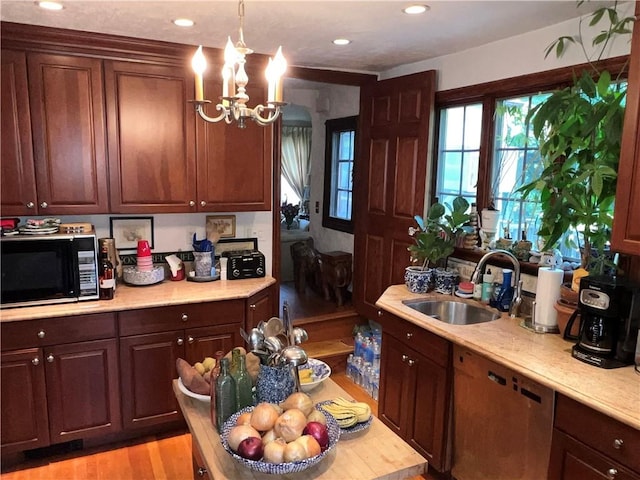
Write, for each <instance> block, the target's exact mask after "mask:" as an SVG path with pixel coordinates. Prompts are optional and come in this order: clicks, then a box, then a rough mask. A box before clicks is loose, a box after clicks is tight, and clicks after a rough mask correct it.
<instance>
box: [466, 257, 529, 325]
mask: <svg viewBox="0 0 640 480" xmlns="http://www.w3.org/2000/svg"><path fill="white" fill-rule="evenodd" d="M496 255H502V256H504V257H507V258H508V259H509V260H511V263H512V264H513V276H514V284H515V288H514V292H513V298H512V299H511V302H509V315H510V316H511V317H517V316H518V315H519V313H520V305H521V304H522V280H520V262H519V261H518V259H517V258H516V257H515V256H514V255H513V254H512V253H511V252H508V251H506V250H492V251H490V252H489V253H487V254H485V255H484V256H483V257H482V258H481V259H480V261H479V262H478V264H477V265H476V268H475V270H474V271H473V274H472V275H471V281H472V282H473V283H474V284H477V283H478V281H479V280H480V279H481V278H482V277H481V275H482V274H483V273H484V268H485V265H486V264H487V261H488V260H489V259H490V258H491V257H494V256H496ZM480 282H481V280H480Z"/></svg>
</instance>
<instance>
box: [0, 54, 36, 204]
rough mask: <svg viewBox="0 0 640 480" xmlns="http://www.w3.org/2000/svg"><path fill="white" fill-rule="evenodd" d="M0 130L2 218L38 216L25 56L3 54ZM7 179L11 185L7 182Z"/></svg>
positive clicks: (0, 198) (0, 201)
mask: <svg viewBox="0 0 640 480" xmlns="http://www.w3.org/2000/svg"><path fill="white" fill-rule="evenodd" d="M0 57H1V60H2V78H1V79H0V81H1V82H2V89H0V93H1V95H2V96H1V97H0V121H1V124H0V127H1V129H2V130H1V132H0V133H1V134H2V148H1V149H0V164H1V166H2V178H4V179H5V181H4V182H2V189H0V203H1V204H0V208H1V209H2V215H3V216H7V215H34V214H36V213H38V206H37V205H38V203H37V201H38V198H37V196H36V177H35V170H34V165H33V147H32V138H31V114H30V111H29V92H28V90H27V58H26V55H25V53H24V52H16V51H13V50H2V54H1V55H0ZM8 179H10V181H6V180H8Z"/></svg>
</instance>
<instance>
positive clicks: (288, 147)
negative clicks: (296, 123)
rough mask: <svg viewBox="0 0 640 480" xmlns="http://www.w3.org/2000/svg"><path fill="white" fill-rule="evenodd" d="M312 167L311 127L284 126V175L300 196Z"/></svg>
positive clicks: (301, 196)
mask: <svg viewBox="0 0 640 480" xmlns="http://www.w3.org/2000/svg"><path fill="white" fill-rule="evenodd" d="M310 169H311V127H292V126H284V125H283V127H282V175H284V178H286V180H287V182H289V185H291V188H293V191H294V192H296V194H297V195H298V197H300V198H303V194H304V187H305V185H306V184H307V181H308V178H309V172H310Z"/></svg>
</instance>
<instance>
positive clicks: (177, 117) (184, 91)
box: [105, 61, 196, 213]
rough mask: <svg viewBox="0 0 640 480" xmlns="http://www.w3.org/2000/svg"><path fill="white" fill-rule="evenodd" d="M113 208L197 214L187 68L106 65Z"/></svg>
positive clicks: (193, 136) (194, 155) (119, 63)
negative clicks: (193, 212) (191, 212)
mask: <svg viewBox="0 0 640 480" xmlns="http://www.w3.org/2000/svg"><path fill="white" fill-rule="evenodd" d="M105 85H106V98H107V126H108V137H109V168H110V172H109V173H110V186H111V210H112V211H113V212H119V213H140V212H154V213H164V212H190V211H196V209H195V202H196V191H195V183H196V142H195V116H194V114H193V112H192V108H191V106H190V105H189V104H188V103H187V100H188V99H189V98H193V95H194V93H193V79H192V78H190V76H189V72H188V71H187V69H186V68H183V67H171V66H163V65H149V64H143V63H133V62H115V61H106V62H105Z"/></svg>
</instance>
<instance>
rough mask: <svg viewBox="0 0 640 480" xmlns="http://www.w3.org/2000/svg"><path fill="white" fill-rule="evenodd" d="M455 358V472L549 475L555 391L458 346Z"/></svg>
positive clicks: (510, 479) (471, 476)
mask: <svg viewBox="0 0 640 480" xmlns="http://www.w3.org/2000/svg"><path fill="white" fill-rule="evenodd" d="M453 362H454V389H453V406H454V410H453V457H452V458H453V461H452V467H451V473H452V474H453V476H454V477H455V478H456V479H457V480H483V479H487V480H489V479H490V480H501V479H503V480H516V479H531V480H541V479H545V478H547V466H548V464H549V453H550V449H551V434H552V428H553V403H554V394H553V391H552V390H551V389H549V388H547V387H544V386H542V385H540V384H538V383H536V382H533V381H532V380H529V379H528V378H525V377H523V376H522V375H520V374H518V373H516V372H514V371H513V370H511V369H508V368H506V367H503V366H501V365H498V364H497V363H495V362H492V361H491V360H488V359H487V358H486V357H483V356H481V355H479V354H477V353H474V352H472V351H470V350H467V349H466V348H463V347H459V346H457V345H456V346H455V347H454V356H453Z"/></svg>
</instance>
